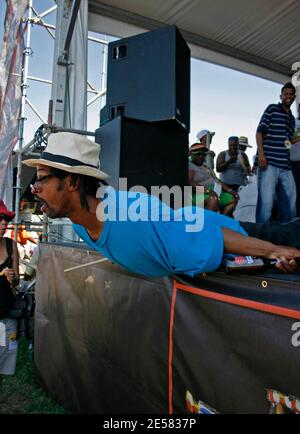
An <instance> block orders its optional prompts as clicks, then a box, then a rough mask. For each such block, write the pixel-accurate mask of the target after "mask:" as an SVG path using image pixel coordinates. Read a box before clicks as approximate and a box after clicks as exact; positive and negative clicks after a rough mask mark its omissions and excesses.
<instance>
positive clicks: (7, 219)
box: [0, 214, 10, 223]
mask: <svg viewBox="0 0 300 434" xmlns="http://www.w3.org/2000/svg"><path fill="white" fill-rule="evenodd" d="M1 220H5V221H6V222H7V223H8V222H9V221H10V218H9V217H8V216H7V215H4V214H0V221H1Z"/></svg>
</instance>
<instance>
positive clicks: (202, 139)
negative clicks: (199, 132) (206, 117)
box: [200, 135, 207, 146]
mask: <svg viewBox="0 0 300 434" xmlns="http://www.w3.org/2000/svg"><path fill="white" fill-rule="evenodd" d="M200 142H201V144H202V145H204V146H206V142H207V135H205V136H203V137H202V138H201V140H200Z"/></svg>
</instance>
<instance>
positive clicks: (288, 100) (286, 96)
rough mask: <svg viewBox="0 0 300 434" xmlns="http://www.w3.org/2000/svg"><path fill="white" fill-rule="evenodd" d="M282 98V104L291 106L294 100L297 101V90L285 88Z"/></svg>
mask: <svg viewBox="0 0 300 434" xmlns="http://www.w3.org/2000/svg"><path fill="white" fill-rule="evenodd" d="M280 99H281V102H282V105H284V106H285V107H290V106H291V105H292V104H293V102H294V101H295V92H294V90H293V89H289V88H286V89H283V91H282V92H281V95H280Z"/></svg>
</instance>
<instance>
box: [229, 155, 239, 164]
mask: <svg viewBox="0 0 300 434" xmlns="http://www.w3.org/2000/svg"><path fill="white" fill-rule="evenodd" d="M236 160H237V155H232V156H231V157H230V158H229V160H227V163H228V164H229V163H235V162H236Z"/></svg>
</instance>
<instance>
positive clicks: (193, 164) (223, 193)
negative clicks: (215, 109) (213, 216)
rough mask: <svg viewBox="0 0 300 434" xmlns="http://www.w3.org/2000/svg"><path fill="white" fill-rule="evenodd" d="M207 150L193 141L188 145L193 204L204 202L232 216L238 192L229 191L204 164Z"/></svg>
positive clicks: (210, 208)
mask: <svg viewBox="0 0 300 434" xmlns="http://www.w3.org/2000/svg"><path fill="white" fill-rule="evenodd" d="M205 137H206V136H205ZM207 152H208V149H207V148H206V147H205V146H204V145H203V144H202V143H194V144H193V145H192V146H191V147H190V158H191V161H190V162H189V185H191V186H192V187H195V191H194V192H193V204H196V201H197V203H201V202H202V203H203V202H204V207H205V208H206V209H209V210H211V211H215V212H218V211H220V212H221V214H224V215H226V216H228V217H232V214H233V211H234V209H235V207H236V204H237V201H238V198H239V197H238V194H237V193H235V192H229V190H230V188H229V187H227V186H226V185H225V184H223V183H222V182H221V181H220V180H219V179H218V178H217V177H216V176H215V173H214V171H213V170H212V169H210V168H209V167H208V166H207V165H206V163H205V161H204V159H205V155H206V153H207ZM198 187H202V189H199V188H198ZM197 190H198V191H197Z"/></svg>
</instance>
